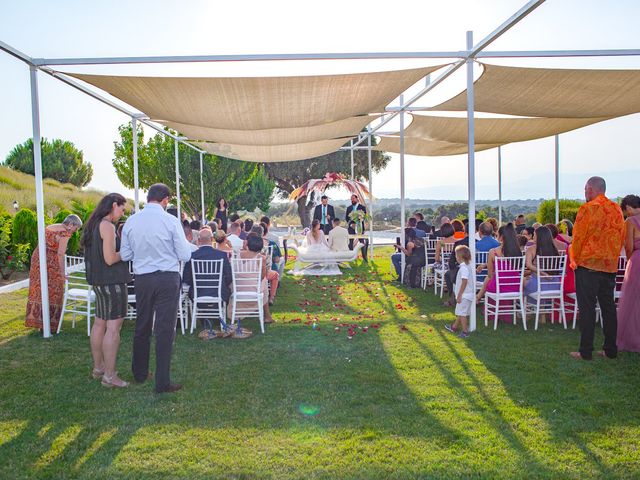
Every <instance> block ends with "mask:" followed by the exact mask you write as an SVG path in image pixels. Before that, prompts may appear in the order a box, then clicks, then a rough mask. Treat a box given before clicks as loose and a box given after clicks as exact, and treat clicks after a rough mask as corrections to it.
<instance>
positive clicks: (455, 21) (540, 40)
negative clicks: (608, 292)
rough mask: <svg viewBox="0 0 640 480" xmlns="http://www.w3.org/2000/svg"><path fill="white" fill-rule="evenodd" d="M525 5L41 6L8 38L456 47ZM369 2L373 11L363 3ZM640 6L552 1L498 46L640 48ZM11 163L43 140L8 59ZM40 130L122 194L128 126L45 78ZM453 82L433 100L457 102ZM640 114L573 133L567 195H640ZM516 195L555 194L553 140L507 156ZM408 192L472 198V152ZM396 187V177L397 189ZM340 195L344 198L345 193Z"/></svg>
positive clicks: (285, 49) (77, 50)
mask: <svg viewBox="0 0 640 480" xmlns="http://www.w3.org/2000/svg"><path fill="white" fill-rule="evenodd" d="M524 3H525V2H524V0H485V1H477V0H469V1H452V0H451V1H446V2H445V1H440V2H435V1H424V0H423V1H404V2H383V1H369V2H366V3H362V2H345V1H340V2H338V1H324V2H313V3H311V2H301V1H271V2H268V1H255V2H242V1H236V2H211V1H182V2H166V1H137V2H130V1H109V2H86V1H56V2H51V1H31V0H23V1H21V2H8V1H7V2H4V6H3V8H2V15H1V16H0V32H1V33H0V39H1V40H3V41H5V42H7V43H9V44H10V45H12V46H14V47H15V48H18V49H19V50H22V51H24V52H25V53H27V54H28V55H31V56H34V57H76V56H115V55H122V56H130V55H186V54H243V53H289V52H291V53H308V52H348V51H351V52H354V51H411V50H427V51H429V50H457V49H462V48H464V45H465V31H467V30H473V31H474V32H475V37H476V40H477V39H480V38H481V37H483V36H485V35H486V34H488V33H489V32H490V31H492V30H493V29H495V27H497V26H498V25H499V24H500V23H501V22H502V21H504V20H505V19H506V18H507V17H509V16H510V15H512V14H513V13H514V12H515V11H516V10H517V9H518V8H520V6H522V5H523V4H524ZM365 5H366V7H367V8H365ZM638 18H640V2H638V1H634V0H626V1H625V0H616V1H609V2H603V1H597V0H548V1H547V2H546V3H545V4H543V5H542V6H541V7H539V8H538V9H537V10H536V11H534V12H533V13H532V14H530V15H529V17H527V18H526V19H525V20H524V21H523V22H521V23H520V24H519V25H517V26H516V27H515V28H514V29H512V30H511V31H509V32H508V33H507V34H505V35H504V36H503V37H502V38H501V39H500V40H498V41H497V42H496V43H495V44H494V45H492V47H491V49H499V50H507V49H517V50H525V49H531V50H535V49H591V48H594V49H595V48H602V49H604V48H640V30H639V29H638ZM501 63H504V64H511V65H530V66H551V67H576V68H636V69H637V68H640V58H600V59H540V60H509V61H504V62H501ZM414 65H415V63H411V62H392V61H385V62H365V63H363V62H360V63H358V62H316V63H312V62H297V63H289V64H282V63H279V64H274V63H252V64H243V65H237V64H235V65H231V64H217V65H213V66H207V65H198V66H195V67H190V66H175V65H173V66H166V65H160V66H154V67H144V68H143V67H122V66H119V67H109V68H104V67H99V68H95V67H94V68H88V67H84V68H82V67H73V68H71V67H69V68H68V70H69V71H92V72H105V73H106V72H108V71H109V72H114V73H120V74H126V73H138V72H139V73H146V74H164V75H191V74H215V75H278V74H292V73H296V74H306V73H309V74H314V73H334V72H340V71H344V72H349V71H356V70H359V71H363V70H379V69H384V68H388V69H393V68H403V67H406V66H414ZM0 72H2V76H1V77H0V105H2V112H3V113H4V114H3V115H1V116H0V158H4V157H5V156H6V155H7V154H8V152H9V151H10V150H11V148H13V146H14V145H16V144H17V143H20V142H23V141H24V140H26V139H27V138H28V137H30V136H31V116H30V97H29V77H28V69H27V67H26V66H25V65H24V64H22V63H21V62H19V61H17V60H14V59H13V58H12V57H10V56H8V55H5V54H1V53H0ZM40 80H41V117H42V121H41V125H42V133H43V135H44V136H46V137H49V138H52V137H53V138H64V139H68V140H71V141H73V142H74V143H75V144H76V146H77V147H78V148H80V149H82V150H83V151H84V153H85V158H86V159H87V160H88V161H90V162H91V163H92V164H93V166H94V172H95V175H94V179H93V181H92V183H91V185H92V186H95V187H96V188H99V189H102V190H115V191H124V189H123V188H122V186H121V185H120V183H119V181H118V179H117V177H116V175H115V173H114V171H113V168H112V166H111V158H112V152H113V142H114V141H115V140H116V139H117V127H118V125H119V124H122V123H125V122H127V121H128V119H127V117H125V116H123V115H122V114H120V113H118V112H116V111H114V110H112V109H110V108H109V107H106V106H104V105H102V104H101V103H99V102H97V101H95V100H92V99H91V98H89V97H87V96H85V95H83V94H81V93H79V92H77V91H75V90H73V89H71V88H70V87H67V86H65V85H64V84H62V83H61V82H58V81H56V80H54V79H51V78H48V77H46V76H44V75H40ZM456 88H459V86H458V85H457V84H456V83H455V82H453V83H452V84H450V85H449V86H447V89H445V90H444V91H441V92H440V93H435V92H434V93H435V95H440V96H443V95H447V94H449V93H456V92H455V89H456ZM639 134H640V115H631V116H628V117H624V118H620V119H615V120H611V121H609V122H606V123H603V124H600V125H595V126H591V127H587V128H584V129H582V130H579V131H576V132H571V133H568V134H564V135H562V136H561V174H562V181H561V195H562V196H567V197H579V196H581V195H582V186H583V183H584V179H585V178H586V177H588V176H590V175H595V174H598V175H602V176H604V177H605V178H606V179H608V181H609V192H610V194H611V195H613V196H617V195H625V194H628V193H638V190H639V188H638V184H639V180H640V168H639V165H640V152H639V149H638V147H637V145H638V142H637V137H638V135H639ZM496 158H497V153H496V151H495V150H492V151H488V152H481V153H478V154H477V161H478V166H477V195H478V197H479V198H496V197H497V187H496V178H497V174H496V169H497V167H496V165H497V161H496ZM503 164H504V170H503V172H504V173H503V179H504V189H503V191H504V196H505V198H511V199H515V198H532V197H535V198H537V197H550V196H552V194H553V180H552V174H553V140H552V139H542V140H538V141H533V142H525V143H519V144H512V145H508V146H506V147H504V148H503ZM406 168H407V171H408V172H410V175H407V187H406V188H407V196H410V197H413V198H451V199H454V198H465V196H466V156H456V157H443V158H428V157H411V156H408V157H407V165H406ZM393 179H398V181H394V180H393ZM336 193H337V192H336ZM374 194H375V195H376V196H378V197H396V196H399V162H398V159H397V156H395V155H394V156H393V160H392V162H391V164H390V165H389V167H388V168H387V169H386V170H385V172H384V173H383V174H382V175H377V176H375V177H374Z"/></svg>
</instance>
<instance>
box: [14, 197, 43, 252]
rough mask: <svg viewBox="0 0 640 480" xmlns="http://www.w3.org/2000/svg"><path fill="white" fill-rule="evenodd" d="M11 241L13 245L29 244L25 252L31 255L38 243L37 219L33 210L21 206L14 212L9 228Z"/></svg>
mask: <svg viewBox="0 0 640 480" xmlns="http://www.w3.org/2000/svg"><path fill="white" fill-rule="evenodd" d="M11 243H12V244H13V245H29V247H28V250H27V253H28V256H29V257H31V254H32V253H33V251H34V250H35V248H36V245H37V244H38V220H37V218H36V213H35V212H34V211H33V210H29V209H28V208H21V209H20V210H19V211H18V213H16V216H15V217H14V218H13V227H12V229H11Z"/></svg>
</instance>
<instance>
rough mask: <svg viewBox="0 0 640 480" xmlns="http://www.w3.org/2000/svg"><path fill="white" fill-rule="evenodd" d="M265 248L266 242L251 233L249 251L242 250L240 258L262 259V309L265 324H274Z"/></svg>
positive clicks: (248, 240)
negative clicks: (263, 251)
mask: <svg viewBox="0 0 640 480" xmlns="http://www.w3.org/2000/svg"><path fill="white" fill-rule="evenodd" d="M263 248H264V242H263V240H262V238H261V237H260V236H259V235H258V234H257V233H253V232H252V233H250V234H249V235H248V236H247V249H246V250H241V251H240V253H239V255H238V256H239V257H240V258H246V259H252V258H262V273H261V278H262V281H261V283H260V291H261V292H263V293H264V295H263V301H264V303H263V304H262V308H263V310H264V323H273V322H274V320H273V317H272V316H271V312H270V311H269V295H268V288H269V287H268V280H267V271H268V265H267V257H266V255H265V254H263V253H262V249H263Z"/></svg>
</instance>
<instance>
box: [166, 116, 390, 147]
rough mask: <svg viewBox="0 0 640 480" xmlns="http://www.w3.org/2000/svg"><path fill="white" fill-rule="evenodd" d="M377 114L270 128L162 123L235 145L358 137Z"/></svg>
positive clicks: (194, 135) (196, 137)
mask: <svg viewBox="0 0 640 480" xmlns="http://www.w3.org/2000/svg"><path fill="white" fill-rule="evenodd" d="M378 117H379V115H361V116H359V117H351V118H345V119H344V120H338V121H336V122H331V123H325V124H323V125H313V126H310V127H295V128H271V129H268V130H225V129H218V128H208V127H201V126H199V125H187V124H184V123H178V122H161V123H162V124H164V125H166V126H167V127H169V128H172V129H174V130H176V131H178V132H180V133H181V134H182V135H185V136H187V137H189V138H190V139H192V140H203V141H208V142H215V143H229V144H235V145H291V144H295V143H308V142H315V141H319V140H328V139H332V138H341V137H351V136H355V135H357V134H358V133H360V132H361V131H362V129H363V128H364V127H365V126H366V125H368V124H369V123H371V122H372V121H374V120H375V119H376V118H378Z"/></svg>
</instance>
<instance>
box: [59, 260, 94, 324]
mask: <svg viewBox="0 0 640 480" xmlns="http://www.w3.org/2000/svg"><path fill="white" fill-rule="evenodd" d="M64 265H65V269H64V273H65V276H66V279H65V281H64V299H63V301H62V313H61V314H60V321H59V322H58V330H57V333H60V330H61V329H62V321H63V320H64V315H65V313H71V314H72V317H71V322H72V323H71V327H72V328H75V327H76V315H82V316H84V317H86V318H87V335H91V316H92V315H95V308H94V306H93V303H94V302H95V299H96V295H95V293H94V292H93V289H92V288H91V285H89V284H88V283H87V280H86V276H85V263H84V258H83V257H74V256H72V255H65V256H64Z"/></svg>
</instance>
